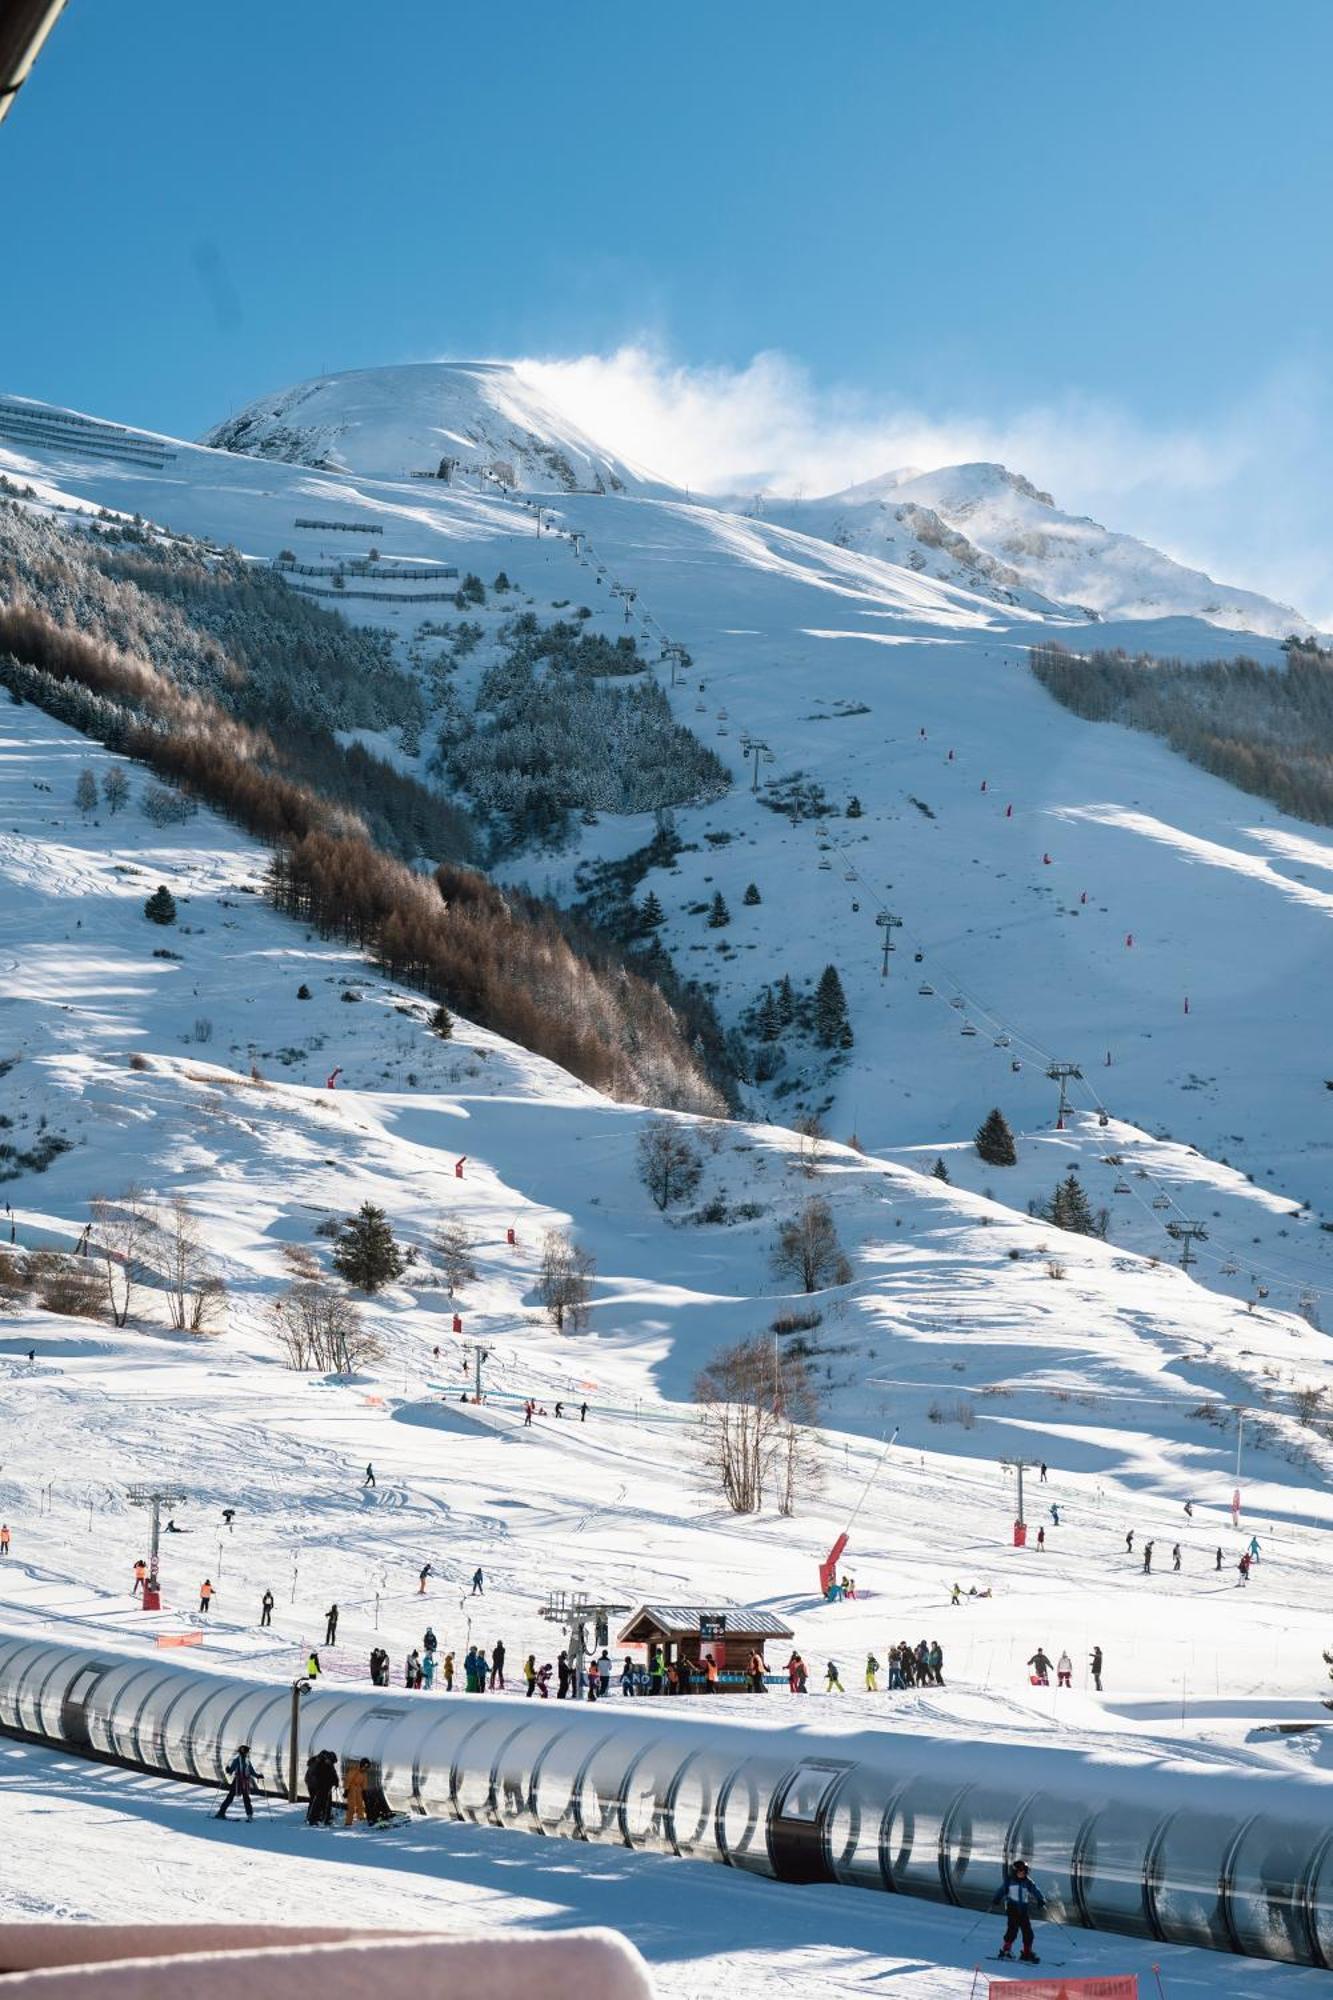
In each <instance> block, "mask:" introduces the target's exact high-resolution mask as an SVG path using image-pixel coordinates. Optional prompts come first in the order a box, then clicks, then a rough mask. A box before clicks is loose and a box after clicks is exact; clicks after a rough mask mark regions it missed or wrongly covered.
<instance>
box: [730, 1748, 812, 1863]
mask: <svg viewBox="0 0 1333 2000" xmlns="http://www.w3.org/2000/svg"><path fill="white" fill-rule="evenodd" d="M720 1747H721V1746H720V1745H719V1748H720ZM734 1754H735V1753H734V1752H730V1753H728V1756H727V1761H728V1762H730V1761H731V1757H732V1756H734ZM781 1771H782V1766H781V1765H779V1766H777V1767H773V1766H770V1767H769V1768H768V1769H764V1768H763V1767H762V1766H758V1767H756V1766H755V1765H754V1764H752V1763H744V1764H736V1765H734V1766H733V1768H732V1769H731V1770H730V1771H729V1772H728V1773H727V1776H726V1778H725V1780H724V1781H723V1784H722V1787H721V1790H720V1791H719V1793H718V1812H717V1838H718V1844H719V1846H720V1847H721V1849H722V1854H723V1857H724V1859H725V1860H727V1861H729V1862H730V1863H731V1865H732V1867H733V1868H748V1869H749V1870H750V1871H751V1872H752V1873H753V1874H756V1875H771V1874H773V1873H774V1869H775V1865H776V1856H774V1857H770V1853H769V1840H770V1837H771V1836H770V1829H769V1823H768V1822H769V1809H770V1806H771V1807H772V1809H773V1812H774V1814H775V1815H777V1814H780V1813H781V1812H782V1811H783V1809H784V1805H785V1799H786V1795H787V1792H788V1791H789V1787H784V1788H783V1790H782V1791H777V1789H776V1788H777V1784H778V1780H779V1778H780V1776H781ZM823 1789H824V1790H825V1791H827V1789H828V1777H827V1774H825V1778H824V1786H823ZM775 1794H776V1795H775Z"/></svg>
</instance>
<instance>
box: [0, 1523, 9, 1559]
mask: <svg viewBox="0 0 1333 2000" xmlns="http://www.w3.org/2000/svg"><path fill="white" fill-rule="evenodd" d="M8 1554H9V1523H8V1521H0V1556H7V1555H8Z"/></svg>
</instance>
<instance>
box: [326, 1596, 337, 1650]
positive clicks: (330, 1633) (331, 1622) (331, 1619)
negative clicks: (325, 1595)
mask: <svg viewBox="0 0 1333 2000" xmlns="http://www.w3.org/2000/svg"><path fill="white" fill-rule="evenodd" d="M337 1640H338V1607H337V1605H336V1604H331V1605H330V1606H329V1608H328V1610H327V1611H326V1612H325V1613H324V1644H325V1645H326V1646H333V1645H336V1644H337Z"/></svg>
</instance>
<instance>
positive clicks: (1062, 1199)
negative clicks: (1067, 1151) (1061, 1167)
mask: <svg viewBox="0 0 1333 2000" xmlns="http://www.w3.org/2000/svg"><path fill="white" fill-rule="evenodd" d="M1048 1216H1049V1220H1050V1221H1051V1222H1053V1223H1054V1224H1055V1226H1056V1228H1057V1229H1071V1230H1073V1231H1074V1233H1075V1234H1076V1235H1078V1236H1095V1235H1096V1233H1097V1232H1096V1225H1095V1224H1094V1222H1093V1218H1092V1208H1091V1205H1090V1203H1089V1201H1088V1197H1087V1196H1086V1195H1085V1194H1084V1192H1083V1188H1082V1185H1081V1183H1080V1181H1079V1178H1078V1175H1077V1174H1076V1173H1075V1172H1074V1169H1073V1168H1072V1167H1071V1168H1070V1169H1069V1172H1068V1173H1067V1174H1066V1175H1065V1177H1064V1179H1063V1180H1062V1181H1061V1182H1060V1183H1059V1185H1058V1186H1057V1188H1056V1190H1055V1193H1054V1194H1053V1195H1052V1196H1051V1206H1050V1209H1049V1211H1048Z"/></svg>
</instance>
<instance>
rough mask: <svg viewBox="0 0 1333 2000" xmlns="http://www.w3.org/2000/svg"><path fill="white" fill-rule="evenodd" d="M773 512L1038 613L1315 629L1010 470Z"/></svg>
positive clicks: (880, 482)
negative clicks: (1070, 507) (1068, 506)
mask: <svg viewBox="0 0 1333 2000" xmlns="http://www.w3.org/2000/svg"><path fill="white" fill-rule="evenodd" d="M763 511H764V514H765V517H766V518H767V519H769V520H773V521H781V522H783V523H785V524H786V525H787V526H788V527H792V528H799V529H800V531H801V532H802V534H806V535H819V536H821V537H823V538H824V539H826V540H828V541H831V542H834V543H836V544H837V546H838V547H839V548H846V549H856V550H859V551H862V552H863V553H865V554H867V555H874V556H878V557H880V558H881V559H882V560H884V561H886V562H894V563H905V564H906V565H907V567H908V568H910V569H914V570H919V571H921V572H922V573H923V574H925V575H927V576H935V577H940V578H942V579H944V580H946V581H949V582H952V583H958V584H961V585H963V586H964V588H966V589H971V590H978V591H981V592H984V593H985V594H986V595H987V596H993V597H996V598H998V599H999V600H1000V601H1002V602H1004V603H1009V604H1014V605H1023V606H1027V607H1029V608H1032V609H1036V610H1042V609H1050V608H1052V607H1056V608H1059V609H1062V610H1065V611H1071V612H1073V613H1075V614H1076V615H1078V616H1081V617H1093V618H1121V619H1137V618H1169V617H1189V618H1199V619H1202V620H1204V621H1205V622H1206V623H1207V624H1210V625H1218V626H1222V627H1225V628H1226V629H1227V630H1229V631H1247V632H1256V633H1260V634H1263V635H1264V636H1266V637H1268V638H1271V639H1280V638H1285V637H1286V635H1287V634H1288V633H1290V632H1300V633H1302V634H1308V633H1309V632H1310V631H1311V630H1312V627H1311V626H1310V624H1309V622H1308V620H1307V619H1305V618H1304V617H1303V616H1302V615H1301V613H1300V612H1298V611H1295V610H1293V609H1292V607H1291V606H1290V605H1288V604H1278V603H1275V602H1274V601H1273V600H1272V599H1271V598H1267V597H1263V596H1260V595H1259V594H1258V593H1257V592H1255V591H1252V590H1239V589H1236V588H1235V587H1234V586H1233V585H1230V584H1220V583H1215V582H1214V581H1213V579H1212V577H1210V576H1206V575H1205V574H1204V573H1203V571H1202V570H1196V569H1190V568H1188V567H1187V566H1186V565H1185V564H1184V563H1179V562H1176V561H1175V560H1174V558H1172V557H1171V556H1168V555H1164V554H1163V553H1162V552H1161V550H1160V549H1154V548H1151V547H1149V545H1148V544H1147V543H1146V542H1141V541H1139V540H1137V539H1136V537H1135V536H1133V535H1122V534H1117V533H1115V532H1114V531H1113V530H1112V529H1109V528H1103V527H1101V526H1100V525H1099V524H1098V523H1097V522H1096V521H1093V520H1090V519H1088V517H1087V516H1086V515H1073V514H1066V513H1064V512H1062V510H1061V509H1060V508H1059V507H1057V506H1056V504H1055V501H1054V500H1053V499H1052V497H1051V495H1050V494H1049V493H1043V492H1042V491H1041V490H1040V489H1039V488H1038V487H1036V486H1034V485H1033V484H1032V482H1031V480H1029V479H1025V478H1024V477H1023V475H1022V474H1021V473H1016V472H1010V471H1009V470H1008V468H1007V467H1006V466H1003V465H986V464H980V465H947V466H943V467H941V468H940V469H939V470H938V471H935V472H919V471H917V470H915V469H914V468H910V467H909V468H905V469H904V470H902V471H898V472H887V473H885V474H883V475H882V476H881V477H880V478H878V479H871V480H867V481H866V482H865V483H864V484H862V485H858V486H849V487H847V488H846V489H845V490H844V491H843V492H841V493H831V494H828V495H826V496H825V497H824V498H822V499H813V500H808V501H804V500H803V501H778V500H775V501H771V502H765V503H764V507H763Z"/></svg>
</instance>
